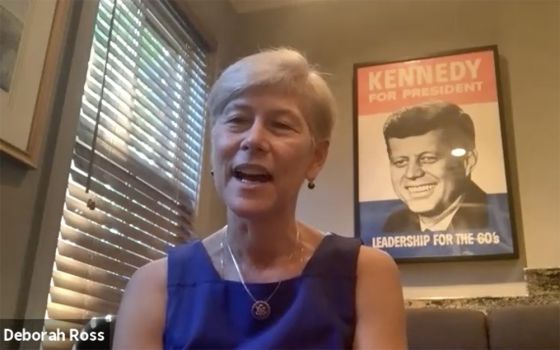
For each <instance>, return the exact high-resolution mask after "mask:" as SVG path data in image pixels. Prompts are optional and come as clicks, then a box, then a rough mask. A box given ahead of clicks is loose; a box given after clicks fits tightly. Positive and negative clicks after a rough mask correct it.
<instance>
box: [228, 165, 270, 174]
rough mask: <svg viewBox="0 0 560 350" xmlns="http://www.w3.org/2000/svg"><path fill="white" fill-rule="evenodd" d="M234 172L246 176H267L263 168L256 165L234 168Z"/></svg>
mask: <svg viewBox="0 0 560 350" xmlns="http://www.w3.org/2000/svg"><path fill="white" fill-rule="evenodd" d="M234 171H236V172H240V173H243V174H247V175H269V172H268V170H266V168H265V167H263V166H260V165H256V164H241V165H238V166H236V167H234Z"/></svg>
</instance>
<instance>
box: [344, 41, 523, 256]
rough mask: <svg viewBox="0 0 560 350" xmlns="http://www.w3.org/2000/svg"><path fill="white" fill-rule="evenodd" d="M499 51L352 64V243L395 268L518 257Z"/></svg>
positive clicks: (478, 50)
mask: <svg viewBox="0 0 560 350" xmlns="http://www.w3.org/2000/svg"><path fill="white" fill-rule="evenodd" d="M498 57H499V56H498V49H497V47H496V46H489V47H482V48H473V49H464V50H459V51H454V52H448V53H444V54H437V55H432V56H429V57H422V58H415V59H408V60H400V61H392V62H381V63H359V64H355V65H354V140H355V141H354V142H355V145H354V159H355V162H354V164H355V169H354V172H355V215H356V218H355V225H356V230H355V231H356V235H357V236H359V238H360V239H361V240H362V241H363V242H364V243H365V244H366V245H371V246H374V247H377V248H380V249H382V250H385V251H387V252H388V253H389V254H391V256H393V257H394V258H395V259H396V260H397V261H398V262H416V261H448V260H470V259H476V260H480V259H491V258H514V257H517V255H518V252H517V240H516V235H515V229H514V227H515V225H514V222H513V214H512V213H513V211H512V205H511V204H512V202H511V197H512V196H511V186H510V184H509V180H508V173H509V171H510V170H509V169H508V162H507V159H506V158H507V156H506V152H505V151H504V150H505V149H507V148H506V142H505V137H504V132H505V128H504V123H503V116H502V107H501V103H500V91H499V86H498V83H497V81H498V68H497V65H498Z"/></svg>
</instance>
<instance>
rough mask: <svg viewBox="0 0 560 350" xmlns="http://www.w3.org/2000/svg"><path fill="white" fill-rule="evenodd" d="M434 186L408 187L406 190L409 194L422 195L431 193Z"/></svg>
mask: <svg viewBox="0 0 560 350" xmlns="http://www.w3.org/2000/svg"><path fill="white" fill-rule="evenodd" d="M434 187H436V185H422V186H408V187H407V188H406V189H407V190H408V191H409V192H411V193H422V192H427V191H431V190H432V189H433V188H434Z"/></svg>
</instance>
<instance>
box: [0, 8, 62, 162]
mask: <svg viewBox="0 0 560 350" xmlns="http://www.w3.org/2000/svg"><path fill="white" fill-rule="evenodd" d="M70 6H71V1H70V0H41V1H34V0H18V1H0V151H2V152H4V153H6V154H8V155H10V156H12V157H13V158H15V159H18V160H19V161H21V162H23V163H25V164H26V165H28V166H31V167H36V166H37V161H38V158H39V153H40V150H41V145H42V140H43V133H44V129H45V126H46V125H47V124H48V117H49V114H50V113H51V108H50V107H51V104H52V97H53V96H54V94H55V93H56V89H55V82H56V74H57V72H56V69H57V64H59V60H60V57H61V55H62V50H63V48H64V45H65V43H64V40H63V39H64V38H63V36H64V30H65V28H66V26H67V24H68V22H69V17H70V16H69V12H70Z"/></svg>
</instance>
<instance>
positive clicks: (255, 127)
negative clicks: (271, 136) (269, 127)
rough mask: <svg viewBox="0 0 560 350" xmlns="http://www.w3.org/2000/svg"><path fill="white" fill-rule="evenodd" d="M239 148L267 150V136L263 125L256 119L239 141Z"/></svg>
mask: <svg viewBox="0 0 560 350" xmlns="http://www.w3.org/2000/svg"><path fill="white" fill-rule="evenodd" d="M241 149H242V150H246V151H266V150H268V136H267V132H266V128H265V125H263V123H262V122H261V121H259V120H258V119H255V121H254V122H253V124H252V125H251V127H250V128H249V129H247V132H246V133H245V137H244V138H243V140H242V142H241Z"/></svg>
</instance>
